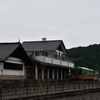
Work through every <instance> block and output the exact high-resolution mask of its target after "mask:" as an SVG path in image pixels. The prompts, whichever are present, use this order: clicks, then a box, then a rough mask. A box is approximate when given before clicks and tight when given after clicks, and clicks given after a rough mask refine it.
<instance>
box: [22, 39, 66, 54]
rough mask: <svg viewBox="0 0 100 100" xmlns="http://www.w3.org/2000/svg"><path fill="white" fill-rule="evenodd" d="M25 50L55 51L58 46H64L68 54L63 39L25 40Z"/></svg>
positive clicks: (23, 44) (64, 50)
mask: <svg viewBox="0 0 100 100" xmlns="http://www.w3.org/2000/svg"><path fill="white" fill-rule="evenodd" d="M22 46H23V47H24V49H25V51H32V50H33V51H35V50H36V51H37V50H48V51H55V50H57V48H59V47H60V48H62V49H63V52H64V53H65V54H66V55H67V51H66V48H65V46H64V44H63V41H62V40H50V41H47V40H46V41H25V42H23V43H22Z"/></svg>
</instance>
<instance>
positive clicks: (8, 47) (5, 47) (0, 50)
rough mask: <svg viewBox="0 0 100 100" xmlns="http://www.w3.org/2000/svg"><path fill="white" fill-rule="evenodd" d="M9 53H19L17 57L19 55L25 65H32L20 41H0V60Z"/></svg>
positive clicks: (5, 57) (3, 59) (9, 54)
mask: <svg viewBox="0 0 100 100" xmlns="http://www.w3.org/2000/svg"><path fill="white" fill-rule="evenodd" d="M11 55H13V56H14V55H16V56H18V55H20V56H19V57H21V59H22V60H23V61H24V62H25V64H26V65H32V63H31V60H30V59H29V57H28V55H27V54H26V52H25V50H24V48H23V47H22V45H21V43H19V42H16V43H0V62H1V61H5V60H6V59H7V58H8V57H9V56H11Z"/></svg>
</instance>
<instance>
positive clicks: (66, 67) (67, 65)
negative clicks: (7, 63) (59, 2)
mask: <svg viewBox="0 0 100 100" xmlns="http://www.w3.org/2000/svg"><path fill="white" fill-rule="evenodd" d="M22 46H23V48H24V49H25V51H26V53H27V54H28V56H29V58H30V59H31V61H32V62H33V66H27V67H26V68H27V69H26V78H27V79H35V80H46V79H47V80H65V79H68V77H69V75H70V69H71V68H73V67H74V63H73V60H72V59H71V58H69V57H68V53H67V50H66V48H65V45H64V43H63V41H62V40H46V38H43V39H42V40H41V41H24V42H23V43H22Z"/></svg>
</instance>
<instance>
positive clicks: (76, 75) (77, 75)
mask: <svg viewBox="0 0 100 100" xmlns="http://www.w3.org/2000/svg"><path fill="white" fill-rule="evenodd" d="M96 76H97V75H95V71H94V70H93V69H89V68H86V67H74V68H73V69H71V75H70V79H71V80H77V81H79V80H95V79H96Z"/></svg>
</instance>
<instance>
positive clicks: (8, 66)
mask: <svg viewBox="0 0 100 100" xmlns="http://www.w3.org/2000/svg"><path fill="white" fill-rule="evenodd" d="M4 69H10V70H23V64H15V63H7V62H5V63H4Z"/></svg>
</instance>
